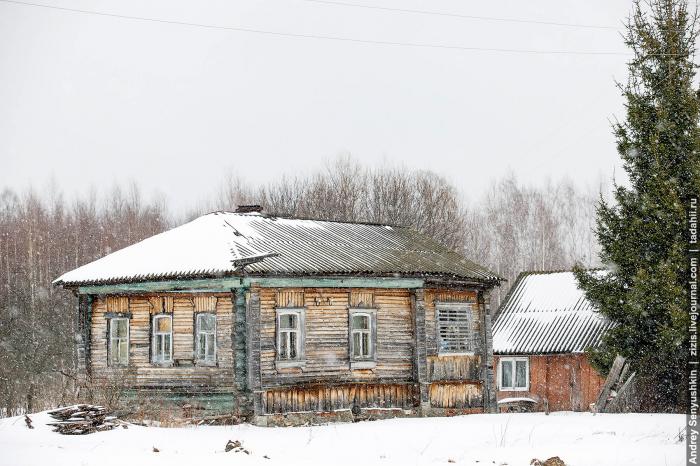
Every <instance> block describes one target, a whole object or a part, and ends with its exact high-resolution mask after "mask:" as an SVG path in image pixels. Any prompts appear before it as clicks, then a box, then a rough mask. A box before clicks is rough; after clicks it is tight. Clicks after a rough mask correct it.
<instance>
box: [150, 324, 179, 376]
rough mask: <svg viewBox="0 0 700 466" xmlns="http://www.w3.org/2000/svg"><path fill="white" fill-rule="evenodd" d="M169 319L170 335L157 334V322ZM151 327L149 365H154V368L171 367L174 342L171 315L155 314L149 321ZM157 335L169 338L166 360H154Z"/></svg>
mask: <svg viewBox="0 0 700 466" xmlns="http://www.w3.org/2000/svg"><path fill="white" fill-rule="evenodd" d="M164 318H167V319H170V333H164V332H158V331H157V329H158V325H157V321H158V320H159V319H164ZM151 326H152V331H151V364H154V365H156V366H172V365H173V342H174V340H175V338H174V335H173V334H174V332H173V315H172V314H155V315H154V316H153V318H152V319H151ZM157 335H169V336H170V354H169V357H170V359H168V360H158V359H156V354H157V351H156V344H157V341H158V339H157V338H156V336H157Z"/></svg>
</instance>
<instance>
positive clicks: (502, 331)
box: [493, 272, 612, 354]
mask: <svg viewBox="0 0 700 466" xmlns="http://www.w3.org/2000/svg"><path fill="white" fill-rule="evenodd" d="M611 326H612V324H611V323H610V322H609V321H608V320H607V319H605V318H604V317H603V316H602V315H601V314H599V313H598V312H596V309H595V307H594V306H593V304H591V303H590V301H588V300H587V299H586V297H585V296H584V293H583V291H582V290H581V289H580V288H579V287H578V284H577V282H576V277H575V276H574V274H573V272H525V273H521V274H520V275H519V276H518V279H517V281H516V282H515V284H514V285H513V288H512V289H511V291H510V292H509V293H508V296H506V299H505V301H504V302H503V304H502V305H501V308H500V309H499V312H498V315H497V316H496V321H495V322H494V325H493V352H494V353H496V354H542V353H581V352H583V351H584V350H585V349H586V348H588V347H591V346H596V345H598V344H599V343H600V338H601V336H602V335H603V333H604V332H605V331H606V330H608V329H609V328H610V327H611Z"/></svg>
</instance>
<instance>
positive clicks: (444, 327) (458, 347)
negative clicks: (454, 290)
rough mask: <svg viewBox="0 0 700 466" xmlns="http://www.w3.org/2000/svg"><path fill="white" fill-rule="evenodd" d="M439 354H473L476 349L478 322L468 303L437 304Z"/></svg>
mask: <svg viewBox="0 0 700 466" xmlns="http://www.w3.org/2000/svg"><path fill="white" fill-rule="evenodd" d="M435 313H436V319H437V340H438V353H439V354H472V353H474V352H475V351H476V349H477V348H476V345H477V341H478V338H477V335H476V332H475V330H476V329H475V326H476V322H475V321H474V313H473V309H472V305H471V304H468V303H438V304H436V305H435Z"/></svg>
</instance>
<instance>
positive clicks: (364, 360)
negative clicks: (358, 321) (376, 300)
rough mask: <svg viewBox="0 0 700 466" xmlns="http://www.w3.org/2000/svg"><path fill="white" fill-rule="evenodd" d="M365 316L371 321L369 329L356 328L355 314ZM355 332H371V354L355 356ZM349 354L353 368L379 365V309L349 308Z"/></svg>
mask: <svg viewBox="0 0 700 466" xmlns="http://www.w3.org/2000/svg"><path fill="white" fill-rule="evenodd" d="M358 315H361V316H365V317H367V320H368V322H369V329H367V330H363V329H354V328H353V326H352V321H353V317H354V316H358ZM355 333H369V339H368V341H369V355H367V356H355V338H354V336H355ZM348 337H349V339H348V355H349V357H350V366H351V368H352V369H371V368H373V367H375V366H376V365H377V310H376V309H367V308H350V309H349V310H348Z"/></svg>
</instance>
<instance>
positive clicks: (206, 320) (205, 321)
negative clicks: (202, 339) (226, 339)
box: [197, 314, 216, 332]
mask: <svg viewBox="0 0 700 466" xmlns="http://www.w3.org/2000/svg"><path fill="white" fill-rule="evenodd" d="M197 319H198V320H199V331H200V332H213V331H214V325H215V322H216V318H215V317H214V315H213V314H198V315H197Z"/></svg>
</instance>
